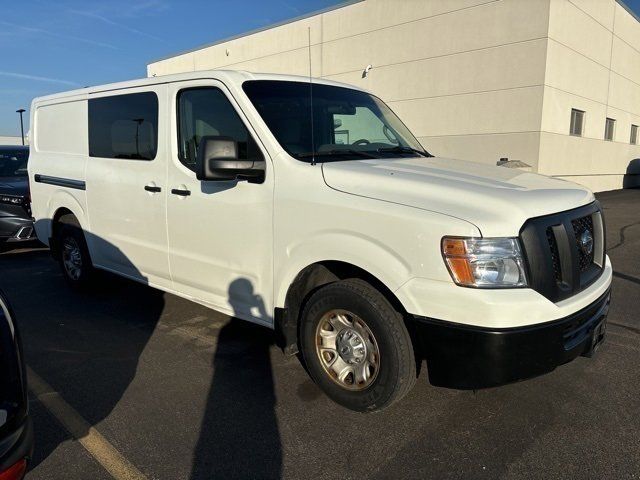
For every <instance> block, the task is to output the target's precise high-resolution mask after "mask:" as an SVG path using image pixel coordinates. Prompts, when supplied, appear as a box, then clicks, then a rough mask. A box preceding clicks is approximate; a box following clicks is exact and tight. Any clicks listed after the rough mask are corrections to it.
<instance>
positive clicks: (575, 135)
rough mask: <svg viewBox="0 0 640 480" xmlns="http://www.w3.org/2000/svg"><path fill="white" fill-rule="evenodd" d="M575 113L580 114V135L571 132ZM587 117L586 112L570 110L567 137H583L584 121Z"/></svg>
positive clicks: (576, 109)
mask: <svg viewBox="0 0 640 480" xmlns="http://www.w3.org/2000/svg"><path fill="white" fill-rule="evenodd" d="M574 112H576V113H577V114H580V115H581V116H582V119H581V122H580V133H574V132H573V127H574V123H573V113H574ZM586 116H587V112H586V111H584V110H580V109H579V108H571V117H570V119H569V135H571V136H572V137H583V136H584V119H585V117H586Z"/></svg>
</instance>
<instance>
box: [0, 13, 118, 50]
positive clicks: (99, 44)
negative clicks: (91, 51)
mask: <svg viewBox="0 0 640 480" xmlns="http://www.w3.org/2000/svg"><path fill="white" fill-rule="evenodd" d="M0 25H4V26H6V27H13V28H16V29H18V30H22V31H23V32H27V33H32V34H38V35H46V36H49V37H54V38H60V39H62V40H70V41H73V42H82V43H86V44H88V45H94V46H96V47H103V48H110V49H113V50H117V49H118V47H116V46H115V45H111V44H109V43H105V42H98V41H95V40H90V39H88V38H81V37H76V36H73V35H64V34H61V33H56V32H51V31H49V30H45V29H43V28H36V27H25V26H24V25H18V24H16V23H9V22H5V21H2V20H0Z"/></svg>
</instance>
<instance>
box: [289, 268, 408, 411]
mask: <svg viewBox="0 0 640 480" xmlns="http://www.w3.org/2000/svg"><path fill="white" fill-rule="evenodd" d="M301 322H302V324H301V330H300V336H301V346H302V354H303V357H304V360H305V363H306V366H307V369H308V371H309V374H310V375H311V377H312V378H313V380H314V381H315V382H316V384H317V385H318V386H319V387H320V388H321V389H322V390H323V391H324V392H325V393H326V394H327V396H328V397H329V398H331V399H332V400H333V401H335V402H336V403H338V404H340V405H342V406H344V407H346V408H348V409H350V410H355V411H358V412H371V411H376V410H382V409H384V408H387V407H389V406H390V405H392V404H393V403H394V402H397V401H398V400H400V399H401V398H402V397H404V396H405V395H406V394H407V393H408V392H409V391H410V390H411V388H412V387H413V386H414V385H415V382H416V362H415V356H414V351H413V345H412V343H411V338H410V336H409V332H408V331H407V328H406V326H405V324H404V321H403V318H402V315H401V314H400V313H398V312H397V311H396V310H395V309H394V308H393V307H392V306H391V304H390V303H389V301H388V300H387V299H386V298H385V297H384V296H383V295H382V294H381V293H380V292H379V291H377V290H376V289H375V288H373V287H372V286H371V285H370V284H368V283H367V282H365V281H363V280H359V279H348V280H341V281H338V282H335V283H331V284H329V285H327V286H324V287H322V288H320V289H319V290H317V291H316V292H315V293H314V294H313V295H312V296H311V298H309V300H308V302H307V303H306V305H305V307H304V310H303V313H302V318H301Z"/></svg>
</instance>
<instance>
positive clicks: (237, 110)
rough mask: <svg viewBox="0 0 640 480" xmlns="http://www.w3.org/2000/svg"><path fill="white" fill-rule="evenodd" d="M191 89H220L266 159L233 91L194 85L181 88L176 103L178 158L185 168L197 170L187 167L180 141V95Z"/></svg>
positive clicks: (177, 93) (218, 88) (260, 144)
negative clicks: (232, 93) (237, 103)
mask: <svg viewBox="0 0 640 480" xmlns="http://www.w3.org/2000/svg"><path fill="white" fill-rule="evenodd" d="M216 81H217V82H219V81H220V80H216ZM223 85H224V84H223ZM190 90H218V91H219V92H220V93H222V95H224V97H225V98H226V99H227V101H228V102H229V105H231V108H233V110H234V111H235V112H236V115H238V118H239V119H240V121H241V122H242V124H243V125H244V128H246V129H247V133H248V134H249V137H251V139H252V140H253V143H255V144H256V147H257V148H258V150H259V151H260V155H261V156H262V159H263V160H266V158H267V155H266V154H265V149H264V146H263V145H262V143H261V142H259V141H258V140H256V135H254V134H253V131H252V130H253V127H252V128H249V127H250V126H251V122H249V120H248V119H247V118H246V115H244V112H242V110H240V109H239V108H238V107H237V106H236V105H235V104H234V102H235V98H234V97H233V95H231V93H229V94H227V92H225V91H224V90H223V89H222V88H220V87H218V86H216V85H193V86H191V87H184V88H180V89H179V90H178V91H177V92H176V100H175V104H176V141H177V142H178V143H177V145H176V146H177V147H178V148H177V150H178V160H179V161H180V164H181V165H182V166H183V167H184V168H186V169H187V170H189V171H190V172H191V173H193V174H194V175H195V172H194V171H193V170H191V169H190V168H189V167H187V165H186V164H185V158H183V155H182V150H181V148H180V142H181V141H182V139H181V138H180V134H181V129H180V125H181V118H180V97H181V96H182V93H183V92H187V91H190ZM232 99H233V101H232Z"/></svg>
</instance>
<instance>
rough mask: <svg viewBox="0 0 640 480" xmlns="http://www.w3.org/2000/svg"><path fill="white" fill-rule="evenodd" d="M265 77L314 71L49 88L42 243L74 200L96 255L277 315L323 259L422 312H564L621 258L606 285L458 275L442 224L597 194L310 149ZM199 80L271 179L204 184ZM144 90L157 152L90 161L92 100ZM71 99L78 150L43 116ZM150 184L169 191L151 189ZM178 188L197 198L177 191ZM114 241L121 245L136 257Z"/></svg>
mask: <svg viewBox="0 0 640 480" xmlns="http://www.w3.org/2000/svg"><path fill="white" fill-rule="evenodd" d="M252 79H264V80H289V81H299V82H303V81H304V82H306V81H308V79H305V78H302V77H294V76H285V75H268V74H265V75H258V74H250V73H246V72H225V71H203V72H192V73H185V74H179V75H170V76H165V77H154V78H147V79H143V80H136V81H131V82H123V83H119V84H113V85H106V86H102V87H93V88H87V89H82V90H76V91H73V92H68V93H63V94H58V95H52V96H48V97H42V98H37V99H35V100H34V101H33V106H32V125H33V126H32V137H33V142H32V145H33V149H32V151H31V156H30V160H29V167H28V168H29V175H30V178H31V180H32V201H33V212H34V217H35V219H36V227H37V228H36V230H37V234H38V237H39V238H40V240H42V241H44V242H47V241H48V238H49V237H50V236H51V228H50V222H51V219H52V218H53V216H54V215H55V213H56V211H57V210H58V209H59V208H62V207H64V208H67V209H69V210H70V211H72V212H73V213H74V214H75V215H76V216H77V217H78V219H79V221H80V223H81V225H82V228H83V229H84V230H85V232H86V235H87V237H88V244H89V248H90V252H91V255H92V257H93V258H94V260H95V262H96V264H97V266H98V267H100V268H104V269H107V270H110V271H114V272H116V273H120V274H122V275H125V276H128V277H130V278H134V279H136V280H138V281H142V282H145V283H149V284H150V285H153V286H156V287H158V288H161V289H163V290H165V291H168V292H172V293H176V294H178V295H181V296H184V297H186V298H190V299H192V300H194V301H197V302H199V303H202V304H204V305H207V306H210V307H212V308H215V309H216V310H219V311H222V312H224V313H228V314H231V315H235V316H237V317H239V318H243V319H245V320H250V321H253V322H257V323H260V324H263V325H269V326H273V323H274V321H273V313H274V308H277V307H279V308H283V307H285V306H286V296H287V291H288V290H289V288H290V286H291V284H292V283H293V281H294V280H295V278H296V277H297V276H298V274H299V273H300V272H301V271H302V270H304V269H305V268H306V267H308V266H309V265H313V264H314V263H317V262H326V261H339V262H345V263H348V264H351V265H354V266H356V267H358V268H360V269H362V270H364V271H366V272H368V273H369V274H370V275H372V276H374V277H375V278H376V279H378V280H379V281H380V282H382V283H383V284H384V285H385V286H386V287H387V289H388V290H389V291H391V292H393V293H394V294H395V295H396V297H397V298H398V300H399V301H400V302H401V303H402V305H403V307H404V308H405V309H406V311H407V312H408V313H410V314H414V315H419V316H425V317H432V318H441V319H445V320H449V321H452V322H457V323H474V324H477V325H480V326H482V325H485V326H493V327H500V328H506V327H512V326H521V325H526V324H533V323H541V322H544V321H549V320H553V319H555V318H559V317H560V316H566V315H568V314H570V313H572V312H574V311H577V310H578V309H580V308H582V306H584V305H585V304H587V303H588V301H590V300H591V299H593V298H596V297H597V296H598V295H600V294H601V293H602V292H604V291H606V289H607V288H608V286H609V285H610V283H611V267H610V264H609V263H608V260H607V265H606V268H605V271H604V273H603V274H602V276H601V277H600V279H599V280H598V281H597V282H596V283H594V284H593V285H591V286H590V287H589V288H587V289H586V290H584V291H583V292H581V293H580V294H579V295H576V296H575V297H572V298H571V299H569V300H565V301H564V302H560V303H558V304H554V303H553V302H551V301H549V300H548V299H546V298H545V297H543V296H542V295H540V294H538V293H537V292H535V291H533V290H531V289H527V288H523V289H504V290H484V289H482V290H481V289H469V288H462V287H458V286H457V285H455V284H454V283H453V281H452V279H451V275H450V274H449V272H448V270H447V268H446V266H445V264H444V262H443V259H442V256H441V241H442V237H443V236H447V235H448V236H465V237H481V236H517V235H518V231H519V229H520V228H521V226H522V224H523V222H524V221H525V220H526V219H528V218H531V217H534V216H538V215H544V214H546V213H554V212H559V211H563V210H569V209H572V208H576V207H579V206H583V205H587V204H589V203H591V202H592V201H593V200H594V197H593V194H592V193H591V192H589V191H588V190H587V189H585V188H583V187H580V186H577V185H574V184H571V183H568V182H563V181H559V180H552V179H548V178H546V177H542V176H538V175H533V174H527V173H522V172H520V171H513V170H509V169H506V168H497V167H496V168H493V167H488V166H485V165H478V164H473V163H468V162H455V161H451V160H445V159H438V158H404V159H389V160H384V161H381V160H380V161H379V160H358V161H348V162H335V163H328V164H324V165H322V164H317V165H310V164H309V163H305V162H301V161H299V160H296V159H294V158H293V157H291V156H290V155H288V154H287V153H286V152H285V151H284V149H283V148H282V146H280V144H279V143H278V142H277V140H276V139H275V137H274V136H273V134H272V133H271V131H270V130H269V128H268V127H267V126H266V124H265V122H264V121H263V120H262V118H261V117H260V116H259V114H258V112H257V111H256V109H255V108H254V106H253V105H252V104H251V102H250V101H249V99H248V97H247V96H246V95H245V94H244V92H243V90H242V83H243V82H244V81H246V80H252ZM313 81H314V82H317V83H322V84H327V85H337V86H346V87H349V88H356V87H351V86H349V85H343V84H339V83H337V82H330V81H326V80H315V79H314V80H313ZM196 86H210V87H217V88H219V89H221V90H222V91H223V92H224V93H225V95H227V97H228V99H229V100H230V102H231V103H232V105H233V107H234V108H235V109H236V111H237V113H238V114H239V116H240V117H241V119H242V120H243V122H245V124H246V126H247V128H248V129H249V131H250V133H251V134H252V135H253V137H254V139H255V140H256V142H257V144H258V146H259V148H260V149H261V150H262V152H263V154H264V157H265V160H266V177H265V182H264V183H262V184H252V183H248V182H244V181H233V182H200V181H198V180H197V179H196V178H195V174H194V173H193V172H192V171H190V170H189V169H187V168H185V167H184V165H182V164H181V163H180V161H179V160H178V155H177V148H178V146H177V140H176V138H177V135H176V120H175V118H176V95H177V94H178V92H179V91H180V90H181V89H183V88H189V87H196ZM134 91H155V92H156V93H157V94H158V99H159V108H160V113H159V120H160V124H159V130H158V135H159V137H160V138H159V143H158V154H157V157H156V159H155V160H153V161H151V162H146V161H130V160H114V159H108V160H107V159H96V158H93V157H92V158H89V157H88V148H87V142H86V138H87V135H88V134H87V131H86V124H87V108H86V104H87V98H88V97H97V96H103V95H113V94H121V93H129V92H134ZM66 102H78V103H79V105H80V107H79V108H78V109H77V111H76V112H75V113H73V114H71V115H69V116H66V117H65V116H64V115H63V111H62V110H60V119H61V120H62V119H63V121H64V122H65V123H68V124H73V125H75V124H81V125H84V127H78V128H79V130H75V133H73V138H68V140H67V141H68V142H70V145H71V144H73V145H74V146H73V147H71V146H70V147H69V149H68V150H67V151H66V152H64V153H61V152H54V151H50V150H52V149H53V150H59V149H64V148H65V147H64V145H65V143H64V142H63V143H61V144H60V145H62V146H60V145H58V144H55V143H47V142H46V141H44V140H43V138H41V137H42V136H43V135H44V136H46V135H47V134H46V129H48V128H51V122H49V121H47V122H40V121H39V120H40V118H39V114H38V111H39V110H40V109H44V108H50V107H49V106H50V105H58V104H64V103H66ZM53 108H61V109H62V108H64V107H53ZM65 115H66V113H65ZM65 128H66V127H65ZM69 128H75V127H69ZM82 128H84V130H82ZM76 137H78V138H76ZM79 137H82V138H79ZM43 144H44V145H45V146H46V147H47V148H49V150H46V149H43V148H41V145H43ZM51 145H53V146H51ZM152 164H153V165H152ZM85 170H86V171H85ZM35 175H48V176H51V177H60V178H66V179H72V180H77V181H80V182H86V191H84V190H80V189H69V188H66V187H57V186H53V185H49V184H43V183H38V182H33V179H34V177H35ZM147 184H153V185H155V186H158V187H161V188H162V193H149V192H147V191H145V190H144V187H145V185H147ZM172 189H186V190H189V191H190V192H191V195H189V196H187V197H178V196H175V195H172V194H171V193H170V192H171V190H172ZM92 237H94V239H92ZM96 239H98V240H96ZM103 241H104V242H107V243H108V244H109V245H111V246H112V247H109V246H107V245H104V244H103V243H101V242H103ZM109 248H115V249H119V250H120V252H121V253H122V254H123V255H124V256H125V258H127V259H129V262H130V265H127V264H126V262H125V261H124V260H123V259H122V258H120V259H118V258H117V257H115V256H114V252H115V251H116V250H112V251H111V252H110V251H109ZM469 312H473V315H469ZM445 314H446V315H445Z"/></svg>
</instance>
